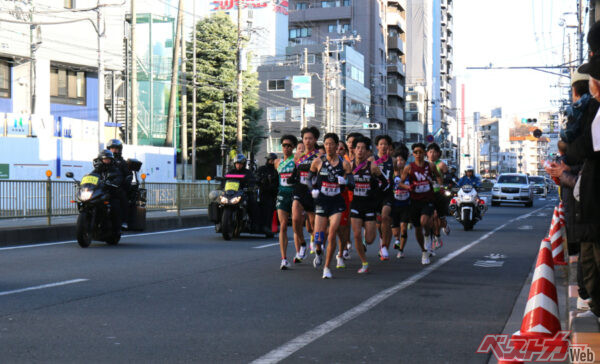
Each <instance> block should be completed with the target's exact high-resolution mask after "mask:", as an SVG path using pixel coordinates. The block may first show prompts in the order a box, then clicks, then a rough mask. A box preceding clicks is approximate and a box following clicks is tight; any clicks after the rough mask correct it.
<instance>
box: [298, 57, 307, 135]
mask: <svg viewBox="0 0 600 364" xmlns="http://www.w3.org/2000/svg"><path fill="white" fill-rule="evenodd" d="M304 76H308V48H304ZM300 113H301V114H302V115H300V118H301V120H302V123H301V125H302V128H305V127H306V126H307V125H308V123H307V122H306V97H303V98H302V99H301V100H300Z"/></svg>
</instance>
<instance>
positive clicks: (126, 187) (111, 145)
mask: <svg viewBox="0 0 600 364" xmlns="http://www.w3.org/2000/svg"><path fill="white" fill-rule="evenodd" d="M106 148H108V150H110V151H111V152H112V153H113V155H114V156H115V166H116V167H117V168H118V169H119V170H120V171H121V174H122V175H123V183H121V185H120V186H119V187H120V191H118V192H115V193H116V194H117V195H118V196H117V198H119V201H120V203H121V209H122V211H121V215H122V217H123V225H122V227H123V228H125V229H126V228H127V227H128V225H129V224H128V222H129V217H130V216H131V215H132V214H131V213H130V210H131V208H130V206H129V202H128V199H127V196H128V195H129V191H130V189H131V182H132V181H133V173H132V172H131V170H130V169H129V166H128V165H127V162H126V161H125V160H124V159H123V142H121V141H120V140H119V139H111V140H109V141H108V144H107V146H106Z"/></svg>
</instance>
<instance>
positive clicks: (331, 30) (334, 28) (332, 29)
mask: <svg viewBox="0 0 600 364" xmlns="http://www.w3.org/2000/svg"><path fill="white" fill-rule="evenodd" d="M327 31H328V32H329V33H336V32H337V24H329V25H328V26H327Z"/></svg>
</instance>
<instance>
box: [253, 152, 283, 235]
mask: <svg viewBox="0 0 600 364" xmlns="http://www.w3.org/2000/svg"><path fill="white" fill-rule="evenodd" d="M265 159H266V160H267V161H266V162H265V165H264V166H260V167H259V168H258V170H257V171H256V176H257V179H258V186H259V188H260V190H259V195H258V199H259V201H260V202H259V208H260V211H261V216H260V217H262V223H261V225H262V227H263V229H264V232H265V234H267V235H268V236H269V237H272V236H273V232H272V231H271V223H272V220H273V212H274V211H275V199H276V198H277V190H278V188H279V174H278V173H277V170H276V169H275V161H276V160H277V154H275V153H269V154H267V156H266V157H265Z"/></svg>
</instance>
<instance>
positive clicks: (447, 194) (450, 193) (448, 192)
mask: <svg viewBox="0 0 600 364" xmlns="http://www.w3.org/2000/svg"><path fill="white" fill-rule="evenodd" d="M444 195H446V196H452V192H450V191H448V190H446V191H445V192H444Z"/></svg>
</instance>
